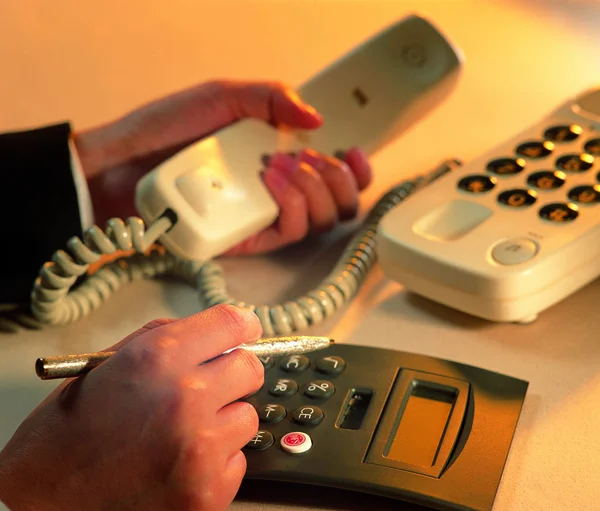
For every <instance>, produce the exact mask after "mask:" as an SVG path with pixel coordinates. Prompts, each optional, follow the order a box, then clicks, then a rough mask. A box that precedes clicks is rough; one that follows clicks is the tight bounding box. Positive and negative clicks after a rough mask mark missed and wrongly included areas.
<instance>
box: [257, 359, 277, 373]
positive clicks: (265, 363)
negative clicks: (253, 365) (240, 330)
mask: <svg viewBox="0 0 600 511" xmlns="http://www.w3.org/2000/svg"><path fill="white" fill-rule="evenodd" d="M258 359H259V360H260V362H261V364H262V365H263V367H264V368H265V371H266V370H267V369H271V367H273V366H274V365H275V360H273V357H271V356H266V357H258Z"/></svg>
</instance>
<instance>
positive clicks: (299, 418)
mask: <svg viewBox="0 0 600 511" xmlns="http://www.w3.org/2000/svg"><path fill="white" fill-rule="evenodd" d="M292 417H293V418H294V421H295V422H297V423H298V424H302V425H303V426H318V425H319V424H321V421H322V420H323V417H325V415H324V414H323V410H321V409H320V408H319V407H318V406H300V407H299V408H296V409H295V410H294V411H293V412H292Z"/></svg>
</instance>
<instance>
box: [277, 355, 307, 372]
mask: <svg viewBox="0 0 600 511" xmlns="http://www.w3.org/2000/svg"><path fill="white" fill-rule="evenodd" d="M309 365H310V360H308V357H305V356H304V355H290V356H289V357H285V358H284V359H283V360H282V361H281V362H280V363H279V367H280V368H281V369H283V370H284V371H286V372H288V373H301V372H303V371H306V370H307V369H308V366H309Z"/></svg>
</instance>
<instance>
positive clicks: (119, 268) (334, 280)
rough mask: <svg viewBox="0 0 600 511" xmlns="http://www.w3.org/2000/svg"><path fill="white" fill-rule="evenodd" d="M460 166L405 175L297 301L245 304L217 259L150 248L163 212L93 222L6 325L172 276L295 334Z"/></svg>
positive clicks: (212, 300)
mask: <svg viewBox="0 0 600 511" xmlns="http://www.w3.org/2000/svg"><path fill="white" fill-rule="evenodd" d="M459 165H460V162H459V161H458V160H447V161H445V162H443V163H442V164H441V165H440V166H439V167H437V168H436V169H435V170H434V171H432V172H430V173H429V174H426V175H423V176H419V177H418V178H417V179H415V180H409V181H405V182H403V183H401V184H399V185H398V186H396V187H394V188H392V189H391V190H390V191H388V192H387V193H386V194H384V195H383V197H381V199H380V200H379V201H378V202H377V203H376V204H375V206H374V207H373V208H372V209H371V211H370V212H369V214H368V215H367V218H366V220H365V221H364V223H363V224H362V226H361V227H360V228H359V230H358V232H357V233H356V234H355V235H354V236H353V238H352V239H351V241H350V242H349V243H348V245H347V246H346V248H345V250H344V252H343V253H342V255H341V257H340V259H339V261H338V263H337V264H336V266H335V267H334V268H333V270H332V271H331V272H330V273H329V275H328V276H327V277H326V278H325V279H324V280H323V282H322V283H321V285H319V286H318V287H317V288H316V289H313V290H312V291H310V292H308V293H306V294H305V295H304V296H301V297H300V298H298V299H296V300H291V301H288V302H285V303H282V304H277V305H259V306H254V305H248V304H246V303H244V302H240V301H238V300H236V299H234V298H232V297H231V296H229V294H228V293H227V289H226V282H225V277H224V274H223V270H222V267H221V266H220V265H219V264H218V263H217V262H215V261H208V262H201V261H188V260H182V259H178V258H176V257H175V256H173V255H171V254H169V253H160V252H159V251H157V250H152V249H151V247H152V246H153V245H154V243H155V242H156V241H157V240H158V239H159V238H160V237H161V236H162V235H163V234H164V233H165V232H166V231H168V230H169V228H170V227H171V226H172V223H171V221H170V220H169V219H168V218H164V217H163V218H160V219H159V220H157V221H156V222H155V223H153V224H152V225H151V226H150V227H149V228H148V229H147V230H146V229H145V227H144V222H143V221H142V220H141V219H140V218H137V217H131V218H129V219H128V220H127V222H123V220H121V219H118V218H113V219H111V220H109V221H108V222H107V224H106V228H105V230H104V231H102V230H101V229H100V228H99V227H97V226H94V227H92V228H91V229H88V230H87V231H86V232H85V233H84V236H83V241H82V240H81V239H79V238H78V237H73V238H71V239H70V240H69V242H68V243H67V250H68V252H67V251H65V250H58V251H57V252H55V254H54V255H53V257H52V260H51V261H50V262H48V263H46V264H45V265H44V266H43V267H42V268H41V270H40V273H39V276H38V278H37V279H36V282H35V284H34V288H33V291H32V294H31V313H32V315H33V316H31V315H26V314H18V315H16V316H15V317H13V318H12V319H9V318H0V329H3V330H10V331H16V330H17V329H18V327H19V324H20V325H21V326H26V327H29V328H38V329H39V328H45V327H50V326H60V325H66V324H69V323H73V322H75V321H78V320H80V319H81V318H83V317H85V316H88V315H89V314H91V313H92V312H93V311H94V310H96V309H97V308H98V307H100V306H101V305H102V304H103V303H104V302H105V301H106V300H108V299H109V298H110V297H111V296H112V295H113V294H114V293H115V292H116V291H118V290H119V289H120V288H121V287H122V286H124V285H125V284H128V283H129V282H133V281H136V280H141V279H148V278H154V277H158V276H161V275H170V276H175V277H178V278H180V279H183V280H185V281H186V282H188V283H189V284H191V285H192V286H195V287H196V288H197V290H198V294H199V298H200V302H201V304H202V306H203V307H204V308H208V307H211V306H213V305H217V304H224V303H228V304H233V305H237V306H242V307H248V308H251V309H253V310H254V312H255V313H256V315H257V316H258V317H259V319H260V322H261V324H262V327H263V330H264V335H267V336H273V335H289V334H291V333H293V332H296V331H299V330H302V329H304V328H307V327H308V326H310V325H314V324H318V323H320V322H322V321H323V320H324V319H325V318H327V317H329V316H331V315H332V314H333V313H335V312H336V311H337V310H338V309H340V308H341V307H342V306H344V305H345V304H347V303H348V302H349V301H350V300H352V298H353V297H354V296H355V295H356V294H357V292H358V291H359V289H360V287H361V286H362V284H363V282H364V279H365V277H366V275H367V273H368V271H369V270H370V268H371V267H372V266H373V264H374V262H375V260H376V250H375V245H376V234H377V229H378V225H379V222H380V220H381V218H382V217H383V216H384V215H385V214H386V213H387V212H388V211H390V210H391V209H392V208H394V207H395V206H396V205H398V204H399V203H401V202H402V201H404V200H405V199H406V198H407V197H408V196H409V195H411V194H412V193H414V192H415V191H416V190H418V189H419V188H421V187H423V186H426V185H427V184H429V183H431V182H432V181H434V180H435V179H437V178H439V177H441V176H442V175H444V174H446V173H447V172H449V171H451V170H453V169H455V168H456V167H458V166H459ZM120 251H134V252H135V253H134V254H133V255H131V256H129V257H123V258H120V259H117V260H115V261H113V262H111V263H108V264H106V265H104V266H103V267H101V268H100V269H99V270H98V271H96V272H95V273H93V274H92V275H89V276H87V277H85V279H84V280H83V282H81V283H80V284H79V285H78V286H77V287H75V289H71V288H72V287H73V286H74V285H75V284H76V282H77V280H78V279H79V278H80V277H82V276H84V275H85V274H86V273H87V272H88V270H89V267H90V265H91V264H94V263H97V262H98V261H99V260H100V259H101V258H102V257H104V256H106V255H112V254H115V253H117V252H120Z"/></svg>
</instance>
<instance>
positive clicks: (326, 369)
mask: <svg viewBox="0 0 600 511" xmlns="http://www.w3.org/2000/svg"><path fill="white" fill-rule="evenodd" d="M316 367H317V371H319V372H320V373H323V374H332V375H335V374H340V373H341V372H342V371H343V370H344V369H346V361H345V360H344V359H343V358H341V357H323V358H320V359H319V360H317V363H316Z"/></svg>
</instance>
